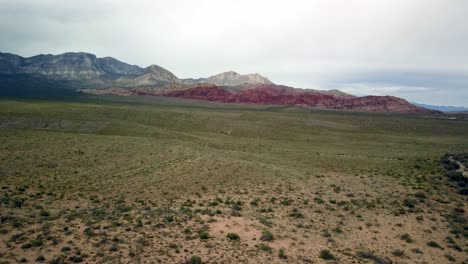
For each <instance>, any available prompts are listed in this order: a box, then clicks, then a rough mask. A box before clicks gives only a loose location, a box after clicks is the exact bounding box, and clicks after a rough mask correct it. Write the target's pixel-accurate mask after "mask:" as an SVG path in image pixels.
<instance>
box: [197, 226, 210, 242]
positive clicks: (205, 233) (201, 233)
mask: <svg viewBox="0 0 468 264" xmlns="http://www.w3.org/2000/svg"><path fill="white" fill-rule="evenodd" d="M198 237H199V238H200V239H203V240H205V239H208V238H210V235H209V234H208V231H207V230H206V229H202V230H200V231H198Z"/></svg>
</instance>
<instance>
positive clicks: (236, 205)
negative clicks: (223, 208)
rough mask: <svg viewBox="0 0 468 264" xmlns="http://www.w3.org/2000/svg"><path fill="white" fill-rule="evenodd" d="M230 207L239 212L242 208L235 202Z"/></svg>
mask: <svg viewBox="0 0 468 264" xmlns="http://www.w3.org/2000/svg"><path fill="white" fill-rule="evenodd" d="M231 209H232V211H234V212H239V211H240V210H242V207H241V205H240V204H237V203H235V204H233V205H232V207H231Z"/></svg>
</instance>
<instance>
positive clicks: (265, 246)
mask: <svg viewBox="0 0 468 264" xmlns="http://www.w3.org/2000/svg"><path fill="white" fill-rule="evenodd" d="M258 248H259V249H260V250H261V251H265V252H268V253H271V252H273V248H272V247H270V246H268V245H267V244H260V245H258Z"/></svg>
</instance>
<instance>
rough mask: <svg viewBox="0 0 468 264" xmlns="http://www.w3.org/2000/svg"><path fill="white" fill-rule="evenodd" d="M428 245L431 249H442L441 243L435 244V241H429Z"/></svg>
mask: <svg viewBox="0 0 468 264" xmlns="http://www.w3.org/2000/svg"><path fill="white" fill-rule="evenodd" d="M427 245H428V246H430V247H434V248H442V247H441V246H440V245H439V243H437V242H435V241H429V242H427Z"/></svg>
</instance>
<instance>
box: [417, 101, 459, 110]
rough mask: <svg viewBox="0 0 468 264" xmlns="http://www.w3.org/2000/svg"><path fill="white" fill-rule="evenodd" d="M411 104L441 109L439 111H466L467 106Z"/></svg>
mask: <svg viewBox="0 0 468 264" xmlns="http://www.w3.org/2000/svg"><path fill="white" fill-rule="evenodd" d="M412 104H414V105H417V106H420V107H424V108H427V109H432V110H437V111H441V112H466V111H468V108H466V107H459V106H442V105H428V104H418V103H412Z"/></svg>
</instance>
